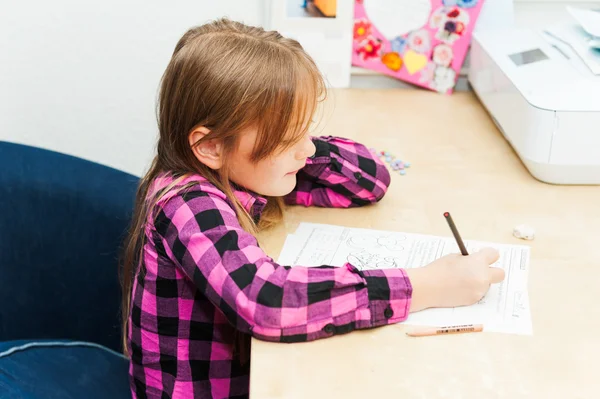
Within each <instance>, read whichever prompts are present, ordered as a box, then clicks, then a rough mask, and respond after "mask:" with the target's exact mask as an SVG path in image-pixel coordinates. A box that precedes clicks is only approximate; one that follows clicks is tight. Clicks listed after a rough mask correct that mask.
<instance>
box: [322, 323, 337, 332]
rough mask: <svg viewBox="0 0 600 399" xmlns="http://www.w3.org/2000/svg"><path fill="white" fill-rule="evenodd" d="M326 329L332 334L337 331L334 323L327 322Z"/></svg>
mask: <svg viewBox="0 0 600 399" xmlns="http://www.w3.org/2000/svg"><path fill="white" fill-rule="evenodd" d="M324 330H325V332H326V333H327V334H332V333H333V332H334V331H335V327H334V326H333V324H327V325H326V326H325V328H324Z"/></svg>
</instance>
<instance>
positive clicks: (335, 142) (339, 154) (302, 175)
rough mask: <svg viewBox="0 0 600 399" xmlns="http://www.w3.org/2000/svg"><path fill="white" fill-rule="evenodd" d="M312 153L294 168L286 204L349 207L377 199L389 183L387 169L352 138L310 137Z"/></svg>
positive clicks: (382, 194) (376, 200) (381, 195)
mask: <svg viewBox="0 0 600 399" xmlns="http://www.w3.org/2000/svg"><path fill="white" fill-rule="evenodd" d="M312 140H313V143H314V144H315V146H316V152H315V155H314V156H313V157H311V158H309V159H308V161H307V163H306V166H305V167H304V168H303V169H302V170H300V171H299V172H298V175H297V179H298V182H297V184H296V187H295V188H294V190H293V191H292V192H291V193H290V194H288V195H287V196H286V197H285V202H286V203H287V204H290V205H304V206H321V207H329V208H351V207H357V206H363V205H368V204H372V203H375V202H378V201H379V200H380V199H381V198H383V196H384V195H385V193H386V191H387V189H388V187H389V185H390V173H389V171H388V169H387V168H386V166H385V165H384V164H383V162H382V161H381V160H380V159H379V158H378V157H377V156H375V155H374V154H372V153H371V152H370V151H369V149H368V148H366V147H365V146H364V145H362V144H359V143H357V142H355V141H352V140H349V139H345V138H341V137H334V136H326V137H313V138H312Z"/></svg>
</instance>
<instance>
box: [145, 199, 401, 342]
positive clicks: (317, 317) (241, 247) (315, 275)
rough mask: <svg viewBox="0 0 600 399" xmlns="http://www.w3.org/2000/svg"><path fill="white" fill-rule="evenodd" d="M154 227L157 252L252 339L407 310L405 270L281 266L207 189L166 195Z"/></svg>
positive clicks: (300, 334)
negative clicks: (165, 201) (167, 196)
mask: <svg viewBox="0 0 600 399" xmlns="http://www.w3.org/2000/svg"><path fill="white" fill-rule="evenodd" d="M155 232H156V234H157V235H158V237H159V238H158V241H159V242H160V243H161V247H162V248H163V249H162V250H161V252H162V253H163V254H164V256H168V257H169V258H171V259H172V261H173V262H174V263H175V264H176V267H178V268H180V269H181V271H182V272H183V275H185V276H187V278H189V279H190V280H191V281H193V283H194V284H195V285H196V287H197V288H198V289H199V291H200V292H201V293H202V294H203V295H204V296H205V297H206V298H208V300H209V301H210V302H211V303H213V304H214V306H216V307H217V308H219V309H220V310H221V311H222V312H223V314H224V315H225V316H226V317H227V319H228V320H229V322H230V323H231V324H232V325H234V326H235V327H236V328H238V329H239V330H241V331H243V332H245V333H249V334H252V335H253V336H254V337H256V338H259V339H263V340H269V341H279V342H298V341H308V340H314V339H319V338H324V337H328V336H331V335H334V334H341V333H346V332H349V331H352V330H356V329H363V328H371V327H375V326H380V325H385V324H391V323H397V322H400V321H403V320H405V319H406V317H407V316H408V313H409V308H410V301H411V294H412V287H411V284H410V281H409V279H408V277H407V275H406V274H405V271H404V270H402V269H390V270H371V271H359V270H357V269H356V268H354V267H353V266H351V265H349V264H347V265H345V266H343V267H332V266H326V265H324V266H321V267H302V266H301V265H298V266H294V267H289V266H281V265H279V264H277V263H275V262H274V261H273V260H272V259H271V258H270V257H268V256H267V255H266V254H265V253H264V252H263V250H262V249H261V248H260V247H259V246H258V243H257V241H256V239H255V237H254V236H253V235H251V234H249V233H247V232H246V231H244V230H243V229H242V228H241V227H240V225H239V223H238V220H237V218H236V215H235V213H234V211H233V209H232V208H231V206H230V205H229V204H228V203H227V202H226V201H225V199H224V198H221V197H219V196H217V195H214V194H211V193H206V192H204V191H191V192H187V193H184V194H181V195H177V196H175V197H173V198H171V199H170V200H169V201H168V202H167V203H166V204H164V206H163V207H162V209H161V211H160V213H159V214H158V216H157V218H156V220H155ZM181 300H183V299H181Z"/></svg>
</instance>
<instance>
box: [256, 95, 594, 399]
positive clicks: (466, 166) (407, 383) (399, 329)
mask: <svg viewBox="0 0 600 399" xmlns="http://www.w3.org/2000/svg"><path fill="white" fill-rule="evenodd" d="M324 120H325V121H326V123H325V126H324V127H323V131H322V133H321V134H334V135H343V136H346V137H349V138H353V139H356V140H359V141H361V142H363V143H365V144H367V145H368V146H372V147H375V148H378V149H384V150H388V151H390V152H392V153H394V154H396V155H397V156H399V157H401V158H402V159H406V160H408V161H410V162H411V163H412V167H411V168H410V169H409V170H408V173H407V174H406V175H405V176H400V175H399V174H393V175H392V184H391V187H390V190H389V191H388V194H387V196H386V197H385V198H384V199H383V200H382V201H381V202H380V203H378V204H377V205H375V206H370V207H365V208H361V209H351V210H336V209H317V208H300V207H294V208H291V209H289V211H288V213H287V216H286V220H285V222H284V223H283V224H282V225H281V226H280V227H278V228H276V229H275V230H273V231H270V232H267V233H264V234H263V235H262V236H261V241H262V243H263V246H264V248H265V249H266V251H267V253H269V254H271V255H272V256H274V258H275V259H277V256H278V254H279V251H280V250H281V247H282V245H283V242H284V239H285V235H286V234H287V233H291V232H293V231H294V230H295V229H296V227H297V226H298V224H299V223H300V222H301V221H307V222H318V223H330V224H338V225H346V226H352V227H366V228H374V229H385V230H398V231H407V232H414V233H425V234H435V235H449V231H448V225H447V224H446V222H445V220H444V219H443V217H442V212H444V211H446V210H449V211H451V212H452V214H453V217H454V220H455V221H456V223H457V224H459V226H460V231H461V233H462V235H463V238H465V239H477V240H485V241H493V242H499V243H509V244H510V243H513V244H524V243H525V244H529V245H531V248H532V254H531V269H530V273H529V281H530V282H529V296H530V303H531V312H532V319H533V331H534V335H533V336H519V335H509V334H493V333H481V334H462V335H455V336H439V337H429V338H420V339H414V338H412V339H411V338H409V337H407V336H406V335H405V334H404V331H405V328H406V326H404V325H401V324H399V325H393V326H387V327H383V328H377V329H373V330H368V331H357V332H353V333H350V334H347V335H340V336H336V337H333V338H328V339H323V340H319V341H314V342H310V343H302V344H273V343H265V342H262V341H257V340H254V341H253V343H252V345H253V347H252V372H251V397H252V398H253V399H274V398H285V399H296V398H297V399H300V398H302V399H305V398H311V399H313V398H346V399H348V398H369V399H370V398H403V399H406V398H431V399H433V398H451V399H457V398H465V399H470V398H473V399H475V398H477V399H480V398H481V399H489V398H511V399H516V398H528V399H529V398H535V399H538V398H540V399H542V398H543V399H548V398H560V399H570V398H600V367H599V365H598V363H599V362H600V186H578V187H575V186H555V185H549V184H545V183H542V182H539V181H537V180H535V179H534V178H533V177H532V176H531V175H530V174H529V173H528V172H527V170H526V169H525V167H524V166H523V165H522V164H521V162H520V161H519V158H518V157H517V156H516V155H515V153H514V152H513V150H512V149H511V147H510V146H509V145H508V144H507V142H506V141H505V139H504V138H503V137H502V135H501V133H500V132H499V131H498V130H497V128H496V127H495V126H494V124H493V123H492V121H491V119H490V118H489V116H488V115H487V113H486V112H485V111H484V109H483V108H482V107H481V105H480V104H479V102H478V101H477V99H476V98H475V97H474V96H473V95H472V94H470V93H456V94H454V95H452V96H441V95H437V94H435V93H429V92H425V91H417V90H356V89H353V90H338V91H333V92H332V93H331V96H330V99H329V100H328V102H327V104H326V106H325V119H324ZM521 223H526V224H530V225H532V226H533V227H534V228H535V229H536V239H535V240H534V241H530V242H523V241H521V240H517V239H516V238H514V237H512V228H513V227H514V226H515V225H517V224H521Z"/></svg>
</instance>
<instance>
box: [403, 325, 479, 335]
mask: <svg viewBox="0 0 600 399" xmlns="http://www.w3.org/2000/svg"><path fill="white" fill-rule="evenodd" d="M481 331H483V325H482V324H467V325H463V326H451V327H425V328H422V329H417V330H415V331H410V332H407V333H406V335H408V336H409V337H430V336H433V335H447V334H461V333H468V332H481Z"/></svg>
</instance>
